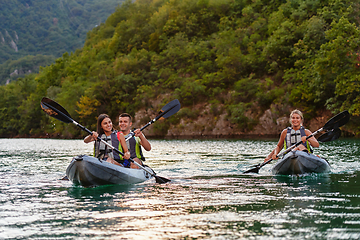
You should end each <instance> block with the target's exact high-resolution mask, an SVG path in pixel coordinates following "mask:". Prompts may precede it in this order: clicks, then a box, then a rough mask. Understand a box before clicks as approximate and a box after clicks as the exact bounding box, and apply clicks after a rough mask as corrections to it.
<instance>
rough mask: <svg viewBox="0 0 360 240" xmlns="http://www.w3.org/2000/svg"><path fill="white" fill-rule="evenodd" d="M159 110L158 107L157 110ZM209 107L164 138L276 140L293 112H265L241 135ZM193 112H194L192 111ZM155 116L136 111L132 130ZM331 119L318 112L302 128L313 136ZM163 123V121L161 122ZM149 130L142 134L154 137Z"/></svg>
mask: <svg viewBox="0 0 360 240" xmlns="http://www.w3.org/2000/svg"><path fill="white" fill-rule="evenodd" d="M160 108H161V106H160V107H159V109H160ZM210 108H211V105H197V106H195V107H194V109H196V111H197V113H198V114H197V117H196V118H191V119H190V118H181V119H180V122H179V123H178V124H176V125H171V126H170V127H169V128H168V129H167V131H166V133H164V135H165V136H163V137H165V138H277V137H278V136H279V134H280V133H281V131H282V130H283V129H284V128H286V127H288V126H290V124H289V114H290V112H291V111H292V110H293V109H291V108H289V109H288V114H287V115H279V114H278V113H277V111H275V110H271V109H268V110H266V111H265V112H264V113H263V114H262V115H261V116H260V117H259V118H258V120H257V122H258V124H257V125H256V126H254V127H253V129H252V130H249V131H241V130H239V129H238V127H237V125H236V124H233V123H231V122H230V121H229V120H228V118H227V115H228V114H227V113H226V112H223V113H220V114H218V115H216V116H214V114H212V113H211V111H210ZM194 111H195V110H194ZM157 113H158V112H156V111H154V110H151V109H148V110H140V111H138V112H136V114H135V116H134V117H135V122H134V127H141V126H143V125H144V124H145V123H146V122H144V120H145V119H148V120H146V121H150V117H151V118H154V117H155V116H156V115H157ZM331 117H332V114H331V112H330V111H321V112H319V116H318V117H315V118H313V119H305V123H304V126H305V127H306V128H308V129H309V130H310V131H312V132H314V131H316V130H318V129H319V128H321V127H322V126H324V124H325V123H326V122H327V121H328V120H329V118H331ZM164 121H167V120H164ZM155 124H156V125H160V124H167V123H166V122H161V121H159V122H156V123H154V125H155ZM156 130H157V129H156V128H155V129H154V127H153V126H150V127H148V128H147V129H145V130H144V133H145V134H146V136H148V137H158V136H159V135H161V134H159V132H158V131H156Z"/></svg>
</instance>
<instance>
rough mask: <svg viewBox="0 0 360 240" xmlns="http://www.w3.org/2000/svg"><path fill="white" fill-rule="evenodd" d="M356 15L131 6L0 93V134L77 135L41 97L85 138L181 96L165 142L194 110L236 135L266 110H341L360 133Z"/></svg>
mask: <svg viewBox="0 0 360 240" xmlns="http://www.w3.org/2000/svg"><path fill="white" fill-rule="evenodd" d="M359 7H360V5H359V2H358V1H355V2H354V1H350V0H344V1H338V0H326V1H325V0H318V1H317V0H315V1H314V0H291V1H290V0H289V1H285V0H284V1H271V0H268V1H266V0H257V1H252V0H251V1H250V0H199V1H194V0H138V1H136V2H134V3H132V2H131V1H127V2H126V3H124V4H122V6H121V7H120V8H118V9H117V10H116V12H115V13H114V14H112V15H111V16H110V17H109V18H108V19H107V20H106V22H105V23H104V24H101V25H100V26H99V27H96V28H94V29H93V30H91V31H90V32H88V34H87V39H86V42H85V45H84V47H83V48H81V49H78V50H76V51H75V52H74V53H71V54H69V53H64V55H63V56H62V57H60V58H58V59H57V60H56V62H55V63H54V64H52V65H51V66H48V67H45V68H41V72H40V73H39V74H37V75H29V76H26V77H24V78H22V79H20V80H18V81H16V82H13V83H10V84H8V85H7V86H2V87H1V88H0V107H1V111H0V117H1V119H2V123H1V124H2V126H1V128H0V134H1V135H2V136H7V135H18V134H20V135H27V134H30V135H32V134H44V133H49V134H60V135H61V136H63V137H80V136H81V135H83V133H81V132H80V130H79V129H76V127H75V126H71V125H65V124H63V123H60V122H59V121H57V120H55V119H51V118H49V117H48V116H46V114H44V113H42V111H41V109H40V107H39V103H40V100H41V98H42V97H44V96H47V97H49V98H52V99H54V100H56V101H58V102H59V103H60V104H61V105H62V106H63V107H64V108H66V109H67V110H68V111H69V113H70V114H71V116H72V117H73V118H74V119H78V120H79V121H81V123H82V124H83V125H85V126H87V127H89V128H91V129H95V128H96V117H97V115H98V114H100V113H104V112H105V113H108V114H109V115H110V116H111V117H113V118H115V116H117V115H118V113H119V112H125V111H126V112H129V113H131V114H134V113H135V112H136V111H138V110H139V109H147V108H156V107H158V106H157V105H154V102H156V101H162V103H166V102H167V101H169V100H171V99H173V98H178V99H179V100H180V102H181V104H182V109H181V110H180V112H179V113H178V114H176V115H175V116H173V117H171V118H170V119H168V120H167V121H166V122H164V123H163V124H162V127H163V129H160V130H161V132H162V134H166V130H167V129H168V128H169V127H170V126H172V127H175V128H178V129H183V131H186V129H184V127H183V126H184V124H185V123H186V122H191V121H194V120H195V119H197V118H198V117H199V115H200V110H199V109H198V108H196V106H206V107H207V108H206V109H208V110H206V114H208V115H210V116H212V119H213V121H217V118H218V116H219V115H221V114H226V116H227V117H226V120H227V121H229V122H231V123H232V124H235V126H236V128H237V129H240V130H241V131H243V132H248V131H251V129H253V127H254V126H256V125H257V124H258V122H259V121H258V120H259V118H260V117H261V116H262V115H263V113H264V111H265V110H268V109H270V110H271V112H272V113H273V114H275V115H276V116H288V114H289V109H290V108H293V107H296V108H299V109H301V110H302V111H304V112H305V114H306V117H307V119H309V118H311V117H315V116H316V115H317V114H318V113H319V111H321V110H324V109H328V110H331V111H333V112H334V113H336V112H339V111H341V110H344V109H347V110H349V111H350V113H351V114H352V121H353V122H352V123H353V127H352V131H354V132H355V133H357V132H359V131H360V128H359V125H358V124H356V121H358V120H357V119H358V118H357V117H356V116H359V114H360V101H359V100H360V97H359V89H360V88H359V83H360V81H359V76H360V75H359V73H360V69H359V64H360V62H359V42H360V41H359V40H360V31H359V24H360V22H359ZM152 104H153V105H152ZM201 104H202V105H201ZM201 114H204V111H202V112H201ZM211 124H213V123H212V122H206V123H203V126H201V125H199V126H197V128H199V129H205V128H206V127H208V126H212V125H211ZM164 126H165V127H164ZM160 130H159V131H160Z"/></svg>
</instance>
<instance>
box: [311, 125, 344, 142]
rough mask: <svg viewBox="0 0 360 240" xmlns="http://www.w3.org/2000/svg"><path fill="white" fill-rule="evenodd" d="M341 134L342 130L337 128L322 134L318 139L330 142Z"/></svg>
mask: <svg viewBox="0 0 360 240" xmlns="http://www.w3.org/2000/svg"><path fill="white" fill-rule="evenodd" d="M340 136H341V130H340V129H339V128H335V129H331V130H330V131H328V132H326V133H324V134H322V135H321V136H320V137H319V138H318V139H317V140H318V141H319V142H330V141H334V140H336V139H338V138H339V137H340Z"/></svg>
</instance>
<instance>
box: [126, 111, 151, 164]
mask: <svg viewBox="0 0 360 240" xmlns="http://www.w3.org/2000/svg"><path fill="white" fill-rule="evenodd" d="M131 126H132V117H131V115H130V114H128V113H122V114H120V116H119V127H120V131H122V133H123V134H124V135H125V139H126V145H127V148H128V149H129V150H130V156H131V158H132V159H133V160H134V161H136V162H137V163H139V164H141V165H142V161H145V157H144V155H143V153H142V150H141V146H142V147H143V148H144V149H145V150H146V151H150V150H151V144H150V143H149V141H148V140H147V139H146V137H145V135H144V134H143V133H142V132H141V131H140V129H135V130H134V132H133V133H134V135H133V136H132V135H131V131H130V129H131ZM119 150H120V151H121V149H119ZM131 168H138V166H136V165H135V164H134V163H131Z"/></svg>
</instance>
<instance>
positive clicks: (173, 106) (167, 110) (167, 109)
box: [126, 99, 180, 141]
mask: <svg viewBox="0 0 360 240" xmlns="http://www.w3.org/2000/svg"><path fill="white" fill-rule="evenodd" d="M179 110H180V102H179V100H177V99H175V100H172V101H171V102H169V103H168V104H166V105H165V106H164V107H163V108H162V109H161V110H160V112H159V115H157V116H156V117H155V118H154V119H153V120H151V121H150V122H148V123H147V124H146V125H145V126H143V127H142V128H140V131H142V130H144V129H145V128H147V127H148V126H150V125H151V124H153V123H154V122H156V121H157V120H159V119H160V120H162V119H165V118H168V117H170V116H172V115H174V114H175V113H177V112H178V111H179ZM134 135H135V133H134V132H130V133H129V134H128V136H127V137H126V141H127V140H129V139H130V138H132V137H133V136H134Z"/></svg>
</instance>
